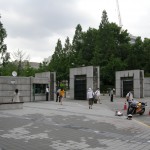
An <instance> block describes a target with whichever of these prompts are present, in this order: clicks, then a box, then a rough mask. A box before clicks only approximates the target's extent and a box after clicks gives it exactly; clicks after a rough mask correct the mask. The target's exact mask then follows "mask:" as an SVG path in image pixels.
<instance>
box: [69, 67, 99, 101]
mask: <svg viewBox="0 0 150 150" xmlns="http://www.w3.org/2000/svg"><path fill="white" fill-rule="evenodd" d="M88 88H92V89H93V90H94V91H95V90H96V89H97V88H100V69H99V66H86V67H79V68H70V98H71V99H75V100H86V99H87V90H88Z"/></svg>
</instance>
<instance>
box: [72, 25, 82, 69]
mask: <svg viewBox="0 0 150 150" xmlns="http://www.w3.org/2000/svg"><path fill="white" fill-rule="evenodd" d="M82 48H83V32H82V27H81V25H80V24H78V25H77V27H76V30H75V35H74V37H73V41H72V63H73V64H74V66H75V67H78V66H81V65H82V64H83V60H82V55H81V53H82Z"/></svg>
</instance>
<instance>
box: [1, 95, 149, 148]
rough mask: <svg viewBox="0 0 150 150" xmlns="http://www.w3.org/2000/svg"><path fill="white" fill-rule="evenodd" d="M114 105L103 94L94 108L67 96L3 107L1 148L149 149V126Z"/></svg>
mask: <svg viewBox="0 0 150 150" xmlns="http://www.w3.org/2000/svg"><path fill="white" fill-rule="evenodd" d="M118 104H119V105H120V106H122V105H121V104H120V102H119V100H118V103H117V105H118ZM115 105H116V104H115V102H114V103H111V102H109V98H108V97H103V100H102V104H95V105H94V106H93V109H88V103H87V102H86V101H71V100H68V99H65V101H64V103H63V105H60V103H56V102H53V101H48V102H37V103H24V108H23V109H18V110H3V111H0V150H132V149H136V150H141V149H142V150H150V127H149V126H148V125H145V124H144V123H141V122H139V121H138V120H136V119H133V120H127V119H126V116H120V117H119V116H115V112H114V110H115ZM120 106H119V107H120ZM110 107H111V109H110ZM120 108H121V107H120ZM124 113H125V112H124ZM147 117H148V116H147ZM148 119H150V118H148Z"/></svg>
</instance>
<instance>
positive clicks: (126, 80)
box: [116, 70, 144, 98]
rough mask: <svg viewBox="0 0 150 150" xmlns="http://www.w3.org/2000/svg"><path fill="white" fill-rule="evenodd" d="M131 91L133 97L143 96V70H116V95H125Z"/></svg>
mask: <svg viewBox="0 0 150 150" xmlns="http://www.w3.org/2000/svg"><path fill="white" fill-rule="evenodd" d="M129 91H131V92H132V93H133V96H134V98H143V97H144V71H143V70H127V71H117V72H116V96H119V97H125V96H126V94H127V93H128V92H129Z"/></svg>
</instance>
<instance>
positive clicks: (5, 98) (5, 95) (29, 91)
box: [0, 72, 56, 103]
mask: <svg viewBox="0 0 150 150" xmlns="http://www.w3.org/2000/svg"><path fill="white" fill-rule="evenodd" d="M51 74H52V75H53V76H54V79H53V83H50V75H51ZM34 84H45V85H49V87H52V88H53V89H50V94H49V95H50V96H49V100H54V99H55V93H54V90H55V87H56V73H55V72H53V73H50V72H44V73H38V74H35V77H13V76H0V103H7V102H11V101H12V98H13V95H14V91H15V89H16V88H17V89H19V93H20V101H21V102H30V101H45V100H46V96H45V93H44V94H35V95H34V94H33V93H34V92H33V85H34ZM51 84H53V86H51Z"/></svg>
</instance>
